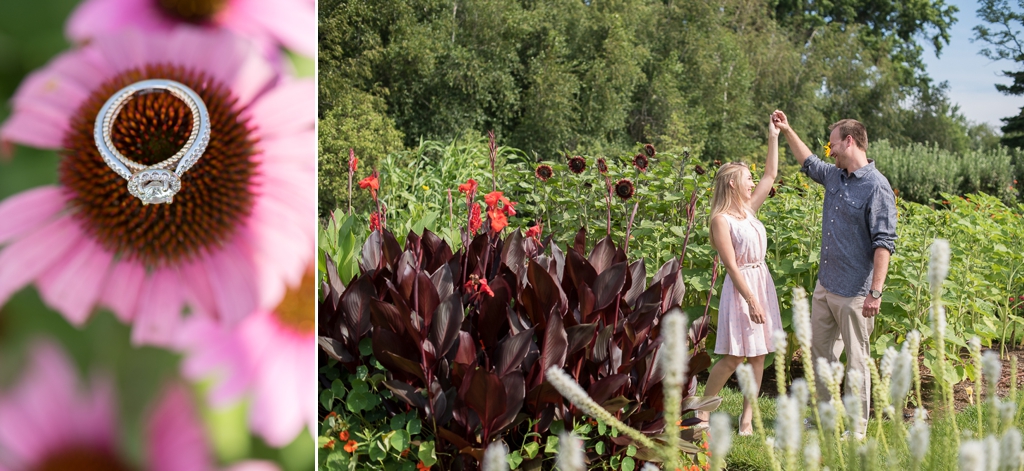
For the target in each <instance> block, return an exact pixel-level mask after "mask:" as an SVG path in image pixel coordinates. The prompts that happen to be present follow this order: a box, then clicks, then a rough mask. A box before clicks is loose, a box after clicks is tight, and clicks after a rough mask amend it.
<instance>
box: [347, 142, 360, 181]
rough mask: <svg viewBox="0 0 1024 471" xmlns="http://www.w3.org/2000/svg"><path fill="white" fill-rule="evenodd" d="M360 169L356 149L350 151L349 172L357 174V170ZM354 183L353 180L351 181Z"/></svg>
mask: <svg viewBox="0 0 1024 471" xmlns="http://www.w3.org/2000/svg"><path fill="white" fill-rule="evenodd" d="M357 167H359V159H358V158H356V151H355V149H349V150H348V171H350V172H352V173H356V168H357ZM349 181H352V180H349Z"/></svg>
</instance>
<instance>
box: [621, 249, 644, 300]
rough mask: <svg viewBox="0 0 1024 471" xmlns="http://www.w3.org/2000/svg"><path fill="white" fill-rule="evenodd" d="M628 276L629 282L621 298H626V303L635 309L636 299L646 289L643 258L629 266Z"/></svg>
mask: <svg viewBox="0 0 1024 471" xmlns="http://www.w3.org/2000/svg"><path fill="white" fill-rule="evenodd" d="M629 278H630V281H631V283H630V285H629V289H628V290H626V295H625V297H624V298H623V299H625V300H626V304H628V305H629V306H631V307H633V308H634V309H635V308H636V304H635V303H636V300H637V299H638V298H639V297H640V294H641V293H643V292H644V290H645V289H647V286H646V285H647V268H646V267H644V259H642V258H641V259H640V260H637V261H635V262H633V263H632V264H631V265H630V266H629Z"/></svg>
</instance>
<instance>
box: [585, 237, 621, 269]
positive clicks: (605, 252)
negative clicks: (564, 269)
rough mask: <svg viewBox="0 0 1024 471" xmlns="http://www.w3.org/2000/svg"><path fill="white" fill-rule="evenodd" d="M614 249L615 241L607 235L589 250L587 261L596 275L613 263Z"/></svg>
mask: <svg viewBox="0 0 1024 471" xmlns="http://www.w3.org/2000/svg"><path fill="white" fill-rule="evenodd" d="M615 250H616V249H615V242H612V238H611V237H609V236H605V237H604V238H603V239H601V240H599V241H598V242H597V245H595V246H594V251H593V252H590V256H589V257H587V261H588V262H590V264H591V265H592V266H593V267H594V271H596V272H597V274H598V275H600V274H601V272H603V271H605V270H606V269H608V267H610V266H612V264H613V263H615V262H614V260H615Z"/></svg>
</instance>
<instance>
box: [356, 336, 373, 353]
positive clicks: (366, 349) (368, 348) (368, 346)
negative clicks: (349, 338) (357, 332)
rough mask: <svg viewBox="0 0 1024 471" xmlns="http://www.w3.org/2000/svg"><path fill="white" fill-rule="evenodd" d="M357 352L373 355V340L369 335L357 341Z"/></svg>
mask: <svg viewBox="0 0 1024 471" xmlns="http://www.w3.org/2000/svg"><path fill="white" fill-rule="evenodd" d="M359 354H360V355H362V356H364V357H368V356H370V355H373V341H372V340H371V339H370V338H369V337H367V338H365V339H362V340H360V341H359Z"/></svg>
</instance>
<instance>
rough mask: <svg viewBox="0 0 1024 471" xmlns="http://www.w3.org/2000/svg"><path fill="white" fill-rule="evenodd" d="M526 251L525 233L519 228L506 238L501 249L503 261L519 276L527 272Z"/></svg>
mask: <svg viewBox="0 0 1024 471" xmlns="http://www.w3.org/2000/svg"><path fill="white" fill-rule="evenodd" d="M525 262H526V251H525V250H523V235H522V234H521V233H520V232H519V230H518V229H516V230H515V231H512V235H510V236H508V237H507V238H506V239H505V246H504V247H502V251H501V263H503V264H505V266H507V267H508V268H509V269H510V270H512V273H515V274H516V276H518V277H519V278H523V275H524V274H526V264H525Z"/></svg>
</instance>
